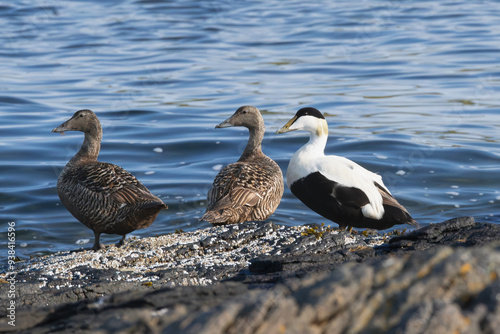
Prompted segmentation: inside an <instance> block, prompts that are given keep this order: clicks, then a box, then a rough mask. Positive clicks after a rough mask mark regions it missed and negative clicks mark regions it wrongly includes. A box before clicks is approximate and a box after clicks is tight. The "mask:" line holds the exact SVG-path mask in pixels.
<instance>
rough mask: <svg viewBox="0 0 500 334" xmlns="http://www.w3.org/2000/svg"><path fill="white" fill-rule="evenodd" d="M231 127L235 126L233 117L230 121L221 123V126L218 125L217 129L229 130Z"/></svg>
mask: <svg viewBox="0 0 500 334" xmlns="http://www.w3.org/2000/svg"><path fill="white" fill-rule="evenodd" d="M231 126H234V124H233V116H231V117H229V118H228V119H226V120H225V121H224V122H222V123H220V124H217V125H216V126H215V128H216V129H221V128H229V127H231Z"/></svg>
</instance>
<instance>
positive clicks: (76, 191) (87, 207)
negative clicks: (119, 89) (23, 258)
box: [52, 110, 167, 250]
mask: <svg viewBox="0 0 500 334" xmlns="http://www.w3.org/2000/svg"><path fill="white" fill-rule="evenodd" d="M65 131H81V132H83V133H84V134H85V139H84V141H83V145H82V147H81V148H80V151H78V153H77V154H76V155H75V156H74V157H73V158H72V159H71V160H70V161H69V162H68V164H67V165H66V167H64V169H63V170H62V172H61V174H60V175H59V179H58V180H57V193H58V195H59V198H60V199H61V202H62V203H63V204H64V206H65V207H66V209H68V211H69V212H70V213H71V214H72V215H73V216H74V217H75V218H76V219H78V220H79V221H80V222H81V223H83V224H84V225H85V226H87V227H88V228H90V229H91V230H92V231H94V236H95V242H94V246H93V249H94V250H99V249H101V247H102V245H101V244H100V242H99V238H100V235H101V233H107V234H118V235H121V236H122V239H121V240H120V242H119V243H118V244H117V246H121V245H123V243H124V242H125V235H126V234H127V233H130V232H132V231H135V230H137V229H140V228H145V227H148V226H149V225H151V224H152V223H153V221H154V220H155V218H156V216H157V215H158V213H159V212H160V210H163V209H166V208H167V206H166V205H165V203H163V202H162V200H161V199H159V198H158V197H156V196H154V195H153V194H151V192H149V190H148V189H147V188H146V187H145V186H143V185H142V184H141V183H140V182H139V181H138V180H137V179H136V178H135V177H134V176H133V175H132V174H130V173H129V172H127V171H126V170H125V169H123V168H121V167H119V166H117V165H113V164H109V163H105V162H99V161H97V156H98V155H99V151H100V149H101V138H102V128H101V123H100V122H99V119H98V118H97V116H96V115H95V114H94V113H93V112H92V111H90V110H80V111H77V112H76V113H75V114H74V115H73V117H71V118H70V119H69V120H67V121H66V122H64V123H63V124H61V125H60V126H58V127H57V128H55V129H53V130H52V132H59V133H61V134H64V132H65Z"/></svg>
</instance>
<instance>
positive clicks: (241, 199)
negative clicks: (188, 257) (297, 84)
mask: <svg viewBox="0 0 500 334" xmlns="http://www.w3.org/2000/svg"><path fill="white" fill-rule="evenodd" d="M230 126H243V127H246V128H248V130H249V132H250V137H249V139H248V143H247V146H246V147H245V150H244V151H243V154H242V155H241V157H240V159H239V160H238V161H237V162H235V163H232V164H230V165H227V166H226V167H224V168H223V169H222V170H221V171H220V172H219V173H218V174H217V176H216V177H215V180H214V183H213V185H212V188H211V189H210V191H209V192H208V204H207V211H206V213H205V214H204V215H203V216H202V217H201V218H200V220H203V221H208V222H210V223H212V224H235V223H240V222H246V221H263V220H266V219H267V218H268V217H269V216H270V215H271V214H272V213H273V212H274V211H275V210H276V208H277V207H278V204H279V203H280V201H281V196H282V195H283V188H284V185H283V184H284V182H283V174H282V173H281V169H280V167H279V166H278V164H277V163H276V162H274V161H273V160H272V159H271V158H269V157H268V156H266V155H265V154H264V153H262V148H261V143H262V138H263V137H264V132H265V126H264V119H263V118H262V115H261V114H260V111H259V109H257V108H255V107H252V106H243V107H240V108H238V110H236V112H235V113H234V114H233V116H231V117H230V118H228V119H227V120H225V121H224V122H222V123H220V124H219V125H217V126H216V128H227V127H230Z"/></svg>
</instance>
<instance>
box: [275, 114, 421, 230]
mask: <svg viewBox="0 0 500 334" xmlns="http://www.w3.org/2000/svg"><path fill="white" fill-rule="evenodd" d="M295 130H304V131H308V132H309V133H310V139H309V142H308V143H307V144H305V145H304V146H302V148H300V149H299V150H298V151H297V152H295V154H294V155H293V157H292V159H291V160H290V163H289V165H288V169H287V175H286V180H287V183H288V187H289V188H290V190H291V191H292V193H293V194H294V195H295V196H296V197H298V198H299V199H300V200H301V201H302V202H303V203H304V204H305V205H307V206H308V207H309V208H310V209H311V210H313V211H315V212H316V213H319V214H320V215H322V216H323V217H325V218H327V219H330V220H332V221H334V222H335V223H337V224H339V227H340V228H341V229H342V228H344V227H351V228H352V227H359V228H372V229H378V230H383V229H387V228H389V227H392V226H394V225H396V224H409V225H413V226H419V225H418V224H417V222H416V221H415V220H414V219H413V218H412V217H411V216H410V214H409V213H408V211H407V210H406V209H405V208H404V207H403V206H402V205H401V204H399V203H398V201H396V199H395V198H394V197H393V196H392V195H391V193H390V192H389V190H388V189H387V188H386V186H385V185H384V183H383V182H382V177H381V176H380V175H377V174H374V173H372V172H370V171H369V170H366V169H365V168H363V167H361V166H360V165H358V164H356V163H355V162H352V161H351V160H348V159H346V158H344V157H339V156H335V155H325V146H326V141H327V139H328V124H327V123H326V119H325V117H324V116H323V114H321V112H320V111H319V110H317V109H315V108H302V109H300V110H299V111H297V113H296V114H295V116H294V117H293V118H292V119H291V120H290V121H289V122H288V123H286V124H285V125H284V126H283V127H282V128H281V129H280V130H278V132H277V133H285V132H289V131H295Z"/></svg>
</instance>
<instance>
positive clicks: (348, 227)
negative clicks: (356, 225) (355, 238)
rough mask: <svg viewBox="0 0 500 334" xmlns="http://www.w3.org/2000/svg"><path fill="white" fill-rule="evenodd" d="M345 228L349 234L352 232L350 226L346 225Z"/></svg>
mask: <svg viewBox="0 0 500 334" xmlns="http://www.w3.org/2000/svg"><path fill="white" fill-rule="evenodd" d="M346 230H348V231H349V233H350V234H352V226H347V227H346Z"/></svg>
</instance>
